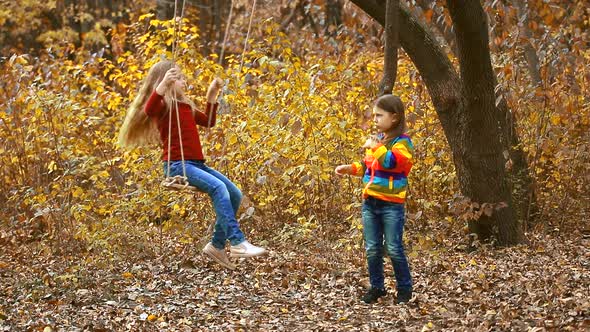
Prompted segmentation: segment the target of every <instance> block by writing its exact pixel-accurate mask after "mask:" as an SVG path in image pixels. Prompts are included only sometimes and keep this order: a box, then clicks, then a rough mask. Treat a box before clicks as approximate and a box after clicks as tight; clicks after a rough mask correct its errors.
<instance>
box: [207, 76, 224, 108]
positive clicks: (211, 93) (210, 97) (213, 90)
mask: <svg viewBox="0 0 590 332" xmlns="http://www.w3.org/2000/svg"><path fill="white" fill-rule="evenodd" d="M222 87H223V80H222V79H221V78H219V77H215V78H214V79H213V81H211V84H209V89H208V90H207V102H209V103H211V104H214V103H215V102H216V101H217V94H218V93H219V90H221V88H222Z"/></svg>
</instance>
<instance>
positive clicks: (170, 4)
mask: <svg viewBox="0 0 590 332" xmlns="http://www.w3.org/2000/svg"><path fill="white" fill-rule="evenodd" d="M173 17H174V1H171V0H157V1H156V18H157V19H158V20H160V21H164V20H170V19H172V18H173Z"/></svg>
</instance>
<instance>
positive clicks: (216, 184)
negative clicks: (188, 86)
mask: <svg viewBox="0 0 590 332" xmlns="http://www.w3.org/2000/svg"><path fill="white" fill-rule="evenodd" d="M222 86H223V81H222V80H221V79H219V78H215V79H214V80H213V81H212V82H211V84H210V85H209V89H208V90H207V105H206V107H205V112H201V111H199V110H197V108H196V106H195V104H194V103H193V102H192V101H191V100H189V99H188V98H187V96H186V95H185V94H184V88H185V78H184V75H183V74H182V72H181V71H180V68H179V67H178V66H177V65H176V64H174V62H172V61H168V60H164V61H160V62H158V63H157V64H155V65H154V66H153V67H152V68H151V69H150V70H149V72H148V75H147V78H146V79H145V81H144V82H143V85H142V86H141V88H140V89H139V93H138V94H137V97H136V98H135V100H134V101H133V103H132V104H131V107H130V108H129V110H128V111H127V116H126V117H125V121H124V123H123V126H122V127H121V131H120V133H119V144H120V145H121V146H122V147H134V146H139V145H144V144H146V143H147V144H149V143H153V142H159V143H161V144H162V147H163V153H162V159H163V161H164V172H165V173H167V172H168V170H167V168H168V167H170V170H169V174H168V176H170V177H173V176H176V175H183V161H182V160H183V159H184V167H185V169H186V177H187V179H188V183H189V185H191V186H194V187H196V188H198V189H199V190H201V191H203V192H205V193H207V194H208V195H209V196H210V197H211V200H212V201H213V206H214V208H215V214H216V219H215V229H214V232H213V237H212V239H211V242H209V243H207V245H206V246H205V247H204V248H203V254H205V255H206V256H208V257H209V258H211V259H212V260H214V261H215V262H217V263H218V264H220V265H222V266H224V267H226V268H228V269H232V270H233V269H235V265H234V264H233V263H231V262H230V261H229V259H228V257H227V255H226V252H225V244H226V241H228V240H229V242H230V256H232V257H253V256H259V255H263V254H265V253H266V249H264V248H261V247H257V246H255V245H252V244H251V243H250V242H248V241H247V240H246V238H245V236H244V233H242V231H241V230H240V226H239V225H238V221H237V220H236V213H237V212H238V208H239V207H240V202H241V200H242V193H241V191H240V189H238V187H236V185H235V184H233V183H232V182H231V181H230V180H229V179H227V178H226V177H225V176H224V175H223V174H221V173H219V172H218V171H216V170H214V169H212V168H210V167H208V166H207V165H206V164H205V158H204V156H203V151H202V149H201V141H200V139H199V131H198V129H197V125H200V126H203V127H212V126H213V125H215V120H216V110H217V106H218V104H217V95H218V93H219V90H220V89H221V88H222ZM176 105H177V106H176ZM176 107H178V117H179V118H180V121H179V122H180V133H179V130H174V129H172V130H170V133H169V132H168V128H169V121H170V118H169V117H172V119H171V120H172V123H171V126H170V127H171V128H179V127H178V121H177V116H176V114H175V113H176ZM158 134H159V136H158ZM179 134H180V137H181V138H182V149H183V152H184V158H183V157H182V153H181V143H180V139H179ZM169 140H170V141H169ZM168 147H170V150H168ZM168 161H169V165H168Z"/></svg>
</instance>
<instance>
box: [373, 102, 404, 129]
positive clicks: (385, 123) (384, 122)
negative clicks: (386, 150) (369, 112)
mask: <svg viewBox="0 0 590 332" xmlns="http://www.w3.org/2000/svg"><path fill="white" fill-rule="evenodd" d="M373 122H374V123H375V127H376V128H377V131H378V132H380V133H386V132H388V131H389V130H391V129H393V128H395V127H396V126H397V124H398V122H399V118H398V116H397V114H396V113H393V112H387V111H384V110H382V109H381V108H379V107H377V106H375V107H374V108H373Z"/></svg>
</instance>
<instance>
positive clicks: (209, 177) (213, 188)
mask: <svg viewBox="0 0 590 332" xmlns="http://www.w3.org/2000/svg"><path fill="white" fill-rule="evenodd" d="M184 165H185V168H186V177H187V179H188V182H189V183H190V185H191V186H195V187H197V188H198V189H199V190H201V191H203V192H205V193H207V194H208V195H209V197H211V200H212V201H213V207H214V208H215V217H216V218H215V230H214V231H213V239H212V240H211V243H212V244H213V246H215V247H216V248H217V249H223V248H224V247H225V241H226V240H229V241H230V244H231V245H236V244H239V243H241V242H243V241H244V240H245V237H244V233H242V231H241V230H240V225H239V224H238V221H237V220H236V213H237V212H238V209H239V207H240V203H241V202H242V192H241V191H240V189H239V188H238V187H236V185H235V184H233V183H232V182H231V181H230V180H229V179H228V178H226V177H225V176H224V175H223V174H221V173H219V172H218V171H216V170H214V169H213V168H211V167H208V166H207V165H205V163H204V162H202V161H192V160H190V161H189V160H185V162H184ZM166 169H167V163H166V162H164V174H166ZM176 175H182V161H171V162H170V176H176Z"/></svg>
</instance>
